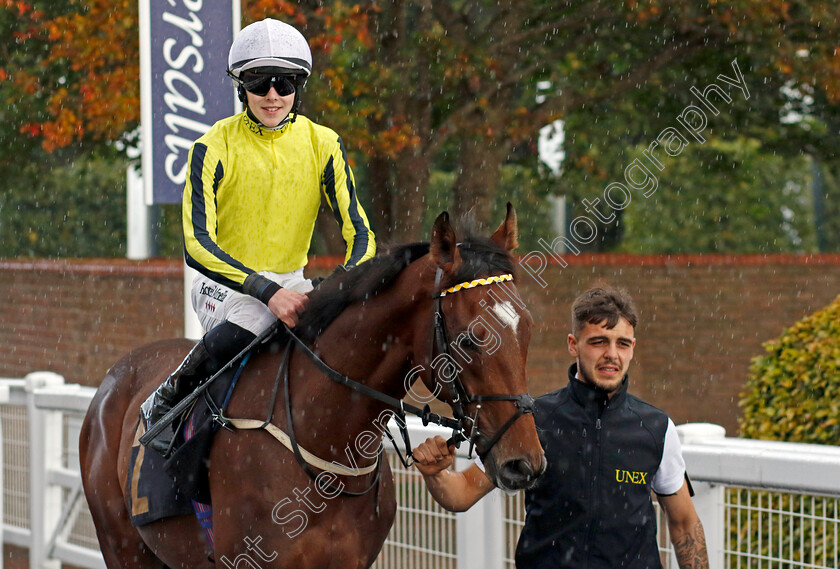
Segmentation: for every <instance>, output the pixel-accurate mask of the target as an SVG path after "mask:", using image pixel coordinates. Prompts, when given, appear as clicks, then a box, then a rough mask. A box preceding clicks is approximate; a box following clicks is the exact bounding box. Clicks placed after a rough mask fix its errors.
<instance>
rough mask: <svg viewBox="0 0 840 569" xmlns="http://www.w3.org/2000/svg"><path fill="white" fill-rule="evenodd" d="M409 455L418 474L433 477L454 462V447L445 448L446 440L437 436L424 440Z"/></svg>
mask: <svg viewBox="0 0 840 569" xmlns="http://www.w3.org/2000/svg"><path fill="white" fill-rule="evenodd" d="M411 454H412V455H413V456H414V464H415V465H416V466H417V470H419V471H420V474H422V475H423V476H434V475H435V474H437V473H438V472H441V471H442V470H446V469H447V468H449V467H450V466H452V463H453V462H455V445H450V446H446V439H444V438H443V437H441V436H440V435H438V436H435V437H431V438H428V439H426V440H425V442H423V443H421V444H420V445H418V446H417V448H415V449H414V451H413V452H412V453H411Z"/></svg>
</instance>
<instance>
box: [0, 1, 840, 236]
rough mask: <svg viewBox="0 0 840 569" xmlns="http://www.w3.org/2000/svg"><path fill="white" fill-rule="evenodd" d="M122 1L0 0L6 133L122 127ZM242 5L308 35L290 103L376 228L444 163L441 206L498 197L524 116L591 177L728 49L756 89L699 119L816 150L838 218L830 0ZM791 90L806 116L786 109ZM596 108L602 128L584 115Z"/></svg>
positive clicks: (129, 22) (133, 99)
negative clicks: (295, 101)
mask: <svg viewBox="0 0 840 569" xmlns="http://www.w3.org/2000/svg"><path fill="white" fill-rule="evenodd" d="M136 11H137V10H136V3H133V2H123V1H122V0H120V1H114V2H105V1H102V0H65V1H63V2H46V1H42V2H38V1H35V0H33V1H30V2H11V1H8V0H7V1H6V2H5V3H4V5H3V14H2V16H0V17H2V18H3V24H4V27H5V28H6V29H7V30H9V31H11V32H14V33H15V34H18V35H17V36H14V37H15V39H14V40H10V39H9V37H10V36H9V34H5V35H4V38H7V39H5V40H3V41H4V42H5V43H6V46H5V49H6V50H7V53H8V54H10V55H11V56H12V57H9V58H7V60H6V61H7V63H6V64H5V65H4V66H3V67H2V73H3V74H4V75H5V76H6V77H8V78H10V79H9V80H7V81H5V82H4V83H3V87H2V89H3V93H4V95H5V96H6V99H7V101H12V104H13V105H17V106H14V108H12V110H11V111H10V112H9V117H10V119H11V120H9V121H6V124H5V126H4V128H6V129H7V131H6V135H7V136H9V137H12V138H14V139H15V140H14V142H13V143H12V142H11V140H12V138H4V140H6V145H7V148H10V147H11V145H12V144H14V145H15V146H16V147H20V148H29V147H31V146H32V144H33V143H36V144H39V145H40V146H41V148H43V149H44V150H45V151H52V153H53V154H51V155H56V153H57V152H58V151H59V150H60V149H64V150H67V149H73V148H76V149H77V150H78V152H80V153H83V152H87V151H88V149H91V148H102V147H103V146H106V147H108V148H110V147H111V146H112V145H113V143H114V142H115V141H120V140H124V139H130V137H131V133H134V132H136V126H137V123H138V117H139V104H138V99H137V95H138V88H137V83H136V82H137V76H138V74H137V52H136V49H137V41H136V38H137V28H136ZM243 12H244V14H243V24H247V23H249V22H250V21H252V20H255V19H259V18H263V17H266V16H270V17H277V18H279V19H283V20H286V21H289V22H290V23H293V24H295V25H296V26H297V27H299V28H300V29H301V30H302V31H303V32H304V34H305V35H306V36H307V37H308V38H309V39H310V44H311V46H312V48H313V54H314V57H315V76H313V77H312V79H311V80H310V83H309V86H308V88H307V94H306V101H305V108H304V112H306V113H307V114H309V115H311V116H313V118H315V119H316V120H318V121H322V122H324V123H325V124H329V125H330V126H333V127H334V128H335V129H336V130H337V131H339V132H341V133H342V135H343V136H344V137H345V139H346V140H347V142H348V146H349V147H350V149H351V150H354V151H355V155H354V156H355V159H356V163H355V165H354V166H355V168H356V169H357V171H358V172H359V174H360V177H361V178H363V179H364V180H365V181H366V182H367V187H368V189H369V192H370V195H369V200H368V202H367V203H368V204H370V205H369V206H368V209H369V213H370V214H371V217H372V218H373V221H374V223H375V225H376V227H377V232H378V234H379V235H380V237H381V238H382V239H383V240H400V241H402V240H409V239H416V238H418V237H421V234H420V229H421V226H422V223H423V217H424V214H425V209H426V206H427V197H428V190H429V187H430V184H431V183H432V179H433V178H434V180H437V181H438V182H440V181H441V180H448V182H447V183H449V184H450V187H449V194H450V200H449V204H450V206H451V210H452V211H453V213H456V214H458V213H462V212H464V211H466V210H472V211H473V212H474V214H475V216H476V217H477V218H478V219H479V221H488V220H490V217H491V212H490V210H491V208H492V207H493V205H494V204H495V202H498V201H504V199H505V198H504V196H498V195H497V194H498V192H499V184H500V181H501V180H503V179H505V178H506V176H505V175H503V168H506V167H509V166H511V165H516V166H517V167H518V166H522V165H524V164H529V163H530V164H532V165H533V164H535V163H536V161H535V160H533V159H532V157H533V156H534V154H535V147H536V144H535V138H536V135H537V132H538V130H539V128H540V127H541V126H543V125H545V124H548V123H550V122H552V121H553V120H555V119H558V118H559V119H563V120H565V121H566V124H567V135H566V138H567V146H568V152H567V159H566V162H565V164H564V174H563V176H562V177H561V178H560V179H559V180H556V181H555V185H556V186H558V188H559V190H560V191H561V192H562V193H565V194H567V195H568V196H570V197H571V198H572V201H579V198H581V197H582V196H584V195H588V194H587V193H586V192H589V191H590V190H591V191H593V192H594V191H599V190H598V187H597V186H598V184H596V183H594V182H593V180H598V179H609V178H614V177H618V176H620V175H621V172H619V171H616V170H614V169H613V168H615V167H616V165H620V164H623V163H625V157H628V158H629V157H630V154H629V153H630V152H631V151H633V149H636V148H637V147H638V145H639V144H641V143H642V142H644V141H645V140H646V139H647V138H648V137H649V136H650V135H651V133H653V132H658V130H659V129H661V128H662V127H663V126H666V124H665V123H666V121H668V120H671V119H672V118H673V116H675V115H676V114H677V113H679V111H680V109H682V108H684V107H685V105H686V104H689V103H691V102H694V99H693V98H692V96H691V94H690V93H689V87H690V86H693V85H697V86H702V85H703V84H705V82H708V81H711V80H713V79H714V78H715V77H716V76H717V74H718V73H722V72H725V71H726V70H727V69H728V65H729V62H730V61H732V60H733V59H737V60H738V63H739V65H740V66H741V68H742V69H743V70H744V73H745V75H746V77H747V80H748V81H749V82H750V87H751V91H752V92H753V96H752V97H751V99H750V100H749V101H745V102H741V103H739V104H733V106H732V107H731V108H727V109H726V116H725V120H727V121H729V123H728V124H730V125H731V126H732V130H731V131H729V132H726V131H724V129H722V128H720V127H719V126H718V127H716V128H717V130H716V132H715V133H714V134H715V136H719V138H720V139H721V140H723V141H725V140H729V139H731V138H732V137H736V136H737V137H743V138H744V139H757V140H761V141H762V145H761V148H762V149H763V151H767V152H770V153H777V154H779V155H782V156H793V155H798V154H799V153H801V152H803V151H804V152H806V153H808V154H809V155H811V156H815V157H816V158H817V160H816V162H817V163H819V164H820V165H822V168H823V170H824V173H825V176H824V177H823V181H824V187H825V192H826V193H825V195H826V204H825V208H824V212H825V215H826V217H827V218H828V221H829V222H833V220H835V219H836V218H838V217H840V212H837V213H834V212H835V211H836V209H832V208H836V207H837V202H838V201H840V200H838V199H837V198H836V197H834V196H837V195H838V193H840V191H839V190H838V187H837V183H836V180H837V175H836V172H838V171H840V168H838V166H837V164H840V159H839V158H838V157H837V156H836V151H835V150H834V149H836V148H837V147H838V145H837V140H836V138H837V132H838V129H837V128H836V127H837V124H838V117H840V110H839V109H838V103H839V102H840V89H838V81H840V63H838V57H837V56H836V54H835V47H834V44H833V43H832V42H831V41H829V38H833V37H838V35H839V34H838V32H840V29H838V28H840V18H838V17H837V16H838V8H837V7H836V5H835V4H834V3H833V2H831V1H829V0H807V1H806V0H790V1H782V0H735V1H732V2H726V3H723V2H715V1H706V2H695V3H685V2H678V1H676V0H638V1H632V2H630V1H621V2H619V1H615V2H606V1H597V0H586V1H564V2H556V1H553V0H506V1H503V2H498V1H496V0H493V1H490V0H455V1H452V0H389V1H376V0H370V1H367V2H359V3H349V2H344V1H329V2H326V1H316V0H306V1H302V2H288V1H285V0H245V1H243ZM114 46H119V49H114ZM797 96H799V97H800V101H799V102H798V103H797V100H796V99H797ZM803 97H805V98H803ZM803 100H808V101H810V103H807V104H806V103H803V102H802V101H803ZM24 105H26V108H24ZM791 105H792V106H797V105H799V107H801V108H800V111H802V113H800V114H801V116H802V117H804V118H803V120H800V121H798V122H788V123H785V122H783V120H782V119H783V118H784V116H783V115H784V111H783V109H785V108H787V107H790V106H791ZM715 120H716V121H722V120H724V119H722V118H721V117H716V119H715ZM606 122H609V123H611V124H613V125H615V128H614V129H611V130H608V131H601V132H598V129H597V128H594V127H595V125H598V124H603V123H606ZM716 124H723V123H717V122H716ZM9 130H11V131H12V132H9ZM735 131H737V132H735ZM596 136H597V137H598V139H597V140H596V139H595V138H594V137H596ZM587 140H588V141H589V143H587ZM128 141H129V142H130V140H128ZM109 145H111V146H109ZM594 149H598V150H599V152H595V151H594ZM604 150H606V155H605V154H604ZM7 160H8V159H7ZM529 160H530V162H529ZM631 160H632V158H631ZM7 166H8V163H7ZM436 173H442V174H446V175H444V176H441V175H436ZM697 175H699V176H702V172H698V173H697ZM587 184H591V185H587ZM838 234H840V232H838ZM602 246H604V247H615V246H617V243H616V242H615V241H609V240H607V241H605V242H604V243H603V244H602Z"/></svg>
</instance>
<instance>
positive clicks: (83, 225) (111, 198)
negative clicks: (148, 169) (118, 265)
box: [0, 152, 127, 257]
mask: <svg viewBox="0 0 840 569" xmlns="http://www.w3.org/2000/svg"><path fill="white" fill-rule="evenodd" d="M37 154H39V160H37V161H36V162H25V163H23V164H20V168H19V169H18V171H16V172H9V173H8V175H7V177H6V178H5V179H4V186H5V187H4V191H3V193H2V195H0V257H112V256H120V255H124V254H125V241H126V201H125V199H126V198H125V196H126V188H125V186H126V166H127V162H126V161H125V160H123V159H119V158H114V157H109V158H104V157H94V158H91V159H88V160H74V161H72V162H69V163H67V164H62V163H61V162H60V160H59V156H57V155H49V154H46V153H43V152H38V153H37Z"/></svg>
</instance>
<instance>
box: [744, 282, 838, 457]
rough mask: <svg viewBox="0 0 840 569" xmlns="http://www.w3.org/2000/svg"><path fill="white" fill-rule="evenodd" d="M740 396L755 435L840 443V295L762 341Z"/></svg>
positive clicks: (751, 433)
mask: <svg viewBox="0 0 840 569" xmlns="http://www.w3.org/2000/svg"><path fill="white" fill-rule="evenodd" d="M764 352H765V353H764V355H762V356H758V357H755V358H753V361H752V365H751V366H750V377H749V380H748V382H747V390H746V392H745V393H744V396H743V398H742V400H741V406H742V407H743V408H744V415H743V418H742V419H741V424H740V427H741V434H742V436H744V437H748V438H752V439H766V440H777V441H791V442H803V443H816V444H830V445H837V444H840V297H837V298H836V299H835V300H834V302H832V303H831V304H829V305H828V306H827V307H825V308H823V309H822V310H819V311H818V312H816V313H814V314H812V315H810V316H808V317H806V318H804V319H803V320H801V321H799V322H797V323H796V324H794V325H793V326H792V327H791V328H789V329H788V330H786V331H785V332H784V333H783V334H782V335H781V336H780V337H779V338H777V339H775V340H771V341H769V342H767V343H765V344H764Z"/></svg>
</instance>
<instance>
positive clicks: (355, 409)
mask: <svg viewBox="0 0 840 569" xmlns="http://www.w3.org/2000/svg"><path fill="white" fill-rule="evenodd" d="M412 298H419V296H417V295H415V294H411V292H408V293H406V291H404V290H403V291H399V290H394V291H386V292H385V293H383V294H381V295H379V296H377V297H376V299H375V300H374V301H370V302H368V303H366V304H365V305H354V306H351V307H349V308H348V309H347V310H346V311H345V312H344V313H342V315H341V316H340V317H339V318H337V319H336V320H335V321H334V322H333V324H332V325H331V326H330V327H329V328H328V330H326V331H325V332H324V333H323V334H322V335H321V337H320V338H319V339H318V340H317V342H316V350H317V351H318V353H319V354H320V356H321V358H322V359H323V361H324V362H326V363H327V364H328V365H330V367H332V368H333V369H334V370H336V371H338V372H339V373H341V374H343V375H345V376H347V377H349V378H351V379H353V380H355V381H358V382H359V383H362V384H364V385H366V386H368V387H370V388H372V389H375V390H377V391H379V392H382V393H384V394H386V395H388V396H390V397H393V398H395V399H402V397H403V396H405V394H406V389H407V387H406V382H405V376H406V371H407V370H408V369H410V367H411V366H410V362H412V361H413V360H414V359H415V354H414V350H415V344H416V342H415V336H416V334H417V328H418V325H419V324H420V323H421V321H422V319H421V318H420V316H423V317H425V319H426V320H429V321H431V320H430V319H431V317H432V315H431V313H430V314H428V315H426V314H417V312H418V307H419V306H422V305H423V303H422V302H416V301H414V300H411V299H412ZM421 327H422V326H421ZM292 375H293V376H294V375H296V374H294V373H293V374H292ZM292 398H293V402H294V404H295V405H296V406H297V408H298V409H302V408H304V406H305V408H306V413H305V421H306V424H307V432H306V433H305V434H304V432H303V431H301V437H302V438H306V439H308V440H309V442H310V444H311V445H313V447H314V448H313V449H310V450H313V451H317V450H320V451H321V452H327V453H329V454H331V455H332V456H336V455H338V457H339V458H340V457H342V456H344V455H345V454H346V451H347V448H350V447H355V446H356V445H357V444H358V440H359V437H360V436H365V434H366V433H374V434H376V433H377V432H381V430H382V428H383V427H384V424H383V418H384V417H387V413H385V412H386V411H388V410H389V409H391V408H390V407H389V406H387V405H386V404H385V403H383V402H381V401H378V400H376V399H374V398H371V397H368V396H364V395H361V394H358V393H355V392H353V391H351V390H350V389H349V388H347V387H345V386H342V385H339V384H338V383H337V382H334V381H331V380H329V379H327V378H326V377H325V376H324V375H323V374H322V373H321V372H319V371H312V372H311V373H309V374H307V375H305V376H304V377H301V378H300V379H299V380H295V381H294V382H293V393H292ZM298 414H299V411H297V412H296V413H295V417H296V421H297V416H298ZM304 446H305V445H304ZM346 447H347V448H346ZM324 458H328V457H326V456H325V457H324Z"/></svg>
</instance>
